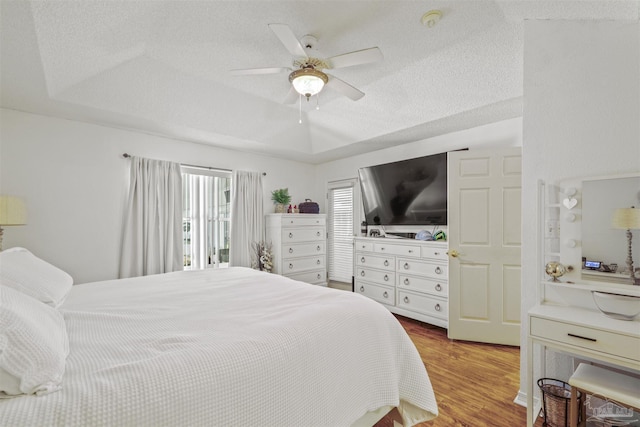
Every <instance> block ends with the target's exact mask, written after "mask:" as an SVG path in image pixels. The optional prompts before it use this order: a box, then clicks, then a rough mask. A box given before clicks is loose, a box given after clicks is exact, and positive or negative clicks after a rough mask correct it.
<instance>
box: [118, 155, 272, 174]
mask: <svg viewBox="0 0 640 427" xmlns="http://www.w3.org/2000/svg"><path fill="white" fill-rule="evenodd" d="M122 157H124V158H125V159H128V158H129V157H131V154H129V153H123V154H122ZM180 166H185V167H188V168H196V169H207V170H210V171H220V172H232V170H231V169H220V168H212V167H211V166H200V165H188V164H186V163H180ZM262 176H267V173H266V172H262Z"/></svg>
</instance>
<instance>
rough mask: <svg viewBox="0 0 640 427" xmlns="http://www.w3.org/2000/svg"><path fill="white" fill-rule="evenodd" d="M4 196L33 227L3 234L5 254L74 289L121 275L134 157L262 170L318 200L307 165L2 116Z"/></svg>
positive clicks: (269, 186) (297, 197)
mask: <svg viewBox="0 0 640 427" xmlns="http://www.w3.org/2000/svg"><path fill="white" fill-rule="evenodd" d="M0 132H1V133H0V193H2V194H13V195H16V196H20V197H23V198H24V199H25V202H26V205H27V216H28V224H27V225H26V226H21V227H6V228H5V233H4V234H5V235H4V245H3V246H4V248H9V247H12V246H24V247H26V248H28V249H30V250H31V251H33V252H34V253H35V254H36V255H38V256H40V257H41V258H43V259H45V260H47V261H49V262H51V263H52V264H54V265H57V266H58V267H60V268H62V269H63V270H65V271H67V272H69V274H71V275H72V276H73V278H74V280H75V282H76V283H83V282H88V281H95V280H105V279H114V278H116V277H117V274H118V265H119V258H118V254H119V253H120V241H121V228H122V227H121V224H122V219H123V212H124V203H125V202H126V196H127V193H128V185H129V163H130V161H129V160H126V159H123V158H122V157H121V155H122V153H125V152H127V153H129V154H132V155H136V156H141V157H149V158H155V159H161V160H171V161H177V162H180V163H187V164H195V165H203V166H211V167H218V168H223V169H238V170H247V171H262V172H266V173H267V175H266V176H265V177H264V188H265V212H272V211H273V205H272V202H271V190H274V189H276V188H280V187H288V188H289V190H290V191H289V192H290V194H291V195H292V197H293V201H294V202H299V201H304V199H305V198H312V199H319V198H320V194H322V193H318V194H316V193H314V191H315V188H314V179H313V178H314V173H313V168H312V167H310V165H307V164H303V163H299V162H292V161H285V160H280V159H277V158H273V157H266V156H261V155H254V154H249V153H242V152H236V151H231V150H225V149H218V148H213V147H209V146H205V145H200V144H193V143H188V142H184V141H177V140H173V139H168V138H161V137H157V136H152V135H148V134H144V133H139V132H132V131H127V130H122V129H114V128H109V127H104V126H98V125H94V124H89V123H81V122H76V121H71V120H63V119H57V118H51V117H46V116H39V115H34V114H26V113H22V112H17V111H13V110H6V109H0Z"/></svg>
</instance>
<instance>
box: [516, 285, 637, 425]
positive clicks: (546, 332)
mask: <svg viewBox="0 0 640 427" xmlns="http://www.w3.org/2000/svg"><path fill="white" fill-rule="evenodd" d="M543 285H544V286H545V287H546V288H547V291H548V292H549V293H553V292H558V293H561V294H566V295H568V296H570V295H572V294H575V295H578V294H580V293H583V294H590V293H591V292H590V291H591V290H606V291H608V292H616V291H617V292H620V293H622V292H624V293H625V294H627V295H635V296H638V297H640V289H637V288H638V287H631V286H625V287H623V288H622V289H620V288H621V286H624V285H609V284H607V285H604V286H603V285H600V284H596V285H593V284H588V283H583V284H566V283H552V282H547V283H544V284H543ZM578 299H579V297H578ZM534 344H540V345H542V346H544V348H548V349H551V350H554V351H561V352H565V353H568V354H570V355H573V356H578V357H584V358H587V359H591V360H594V361H601V362H604V363H607V364H610V365H614V366H619V367H624V368H628V369H633V370H636V371H639V372H640V321H639V320H637V319H636V320H634V321H624V320H617V319H612V318H609V317H606V316H605V315H604V314H602V313H601V312H600V311H598V310H597V309H591V308H588V307H579V306H567V305H560V304H555V303H553V302H548V303H547V302H544V303H541V304H538V305H536V306H535V307H533V308H532V309H531V310H529V331H528V343H527V385H528V390H527V426H529V427H531V426H533V424H534V422H535V419H536V417H537V415H538V413H539V406H538V407H537V408H536V411H534V401H533V396H534V393H535V391H536V387H537V384H536V381H537V378H534V352H535V350H534ZM541 376H542V377H544V376H545V375H544V372H543V373H542V375H541ZM534 412H535V414H534Z"/></svg>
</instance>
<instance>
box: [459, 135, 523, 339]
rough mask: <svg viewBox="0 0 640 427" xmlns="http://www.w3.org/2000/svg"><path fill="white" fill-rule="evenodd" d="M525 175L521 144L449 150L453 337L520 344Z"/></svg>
mask: <svg viewBox="0 0 640 427" xmlns="http://www.w3.org/2000/svg"><path fill="white" fill-rule="evenodd" d="M521 174H522V150H521V148H519V147H517V148H506V149H493V150H486V151H485V150H478V151H475V150H472V151H456V152H450V153H449V163H448V175H449V186H448V188H449V190H448V191H449V197H448V212H449V219H448V222H449V286H450V289H449V338H451V339H459V340H468V341H478V342H488V343H496V344H506V345H514V346H517V345H520V285H521V274H520V273H521V265H520V247H521V235H522V233H521V218H522V215H521ZM532 209H535V207H533V206H532Z"/></svg>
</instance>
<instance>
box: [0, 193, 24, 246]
mask: <svg viewBox="0 0 640 427" xmlns="http://www.w3.org/2000/svg"><path fill="white" fill-rule="evenodd" d="M26 223H27V211H26V209H25V206H24V202H23V201H22V199H20V198H18V197H14V196H0V251H1V250H2V234H3V230H2V227H4V226H8V225H25V224H26Z"/></svg>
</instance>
